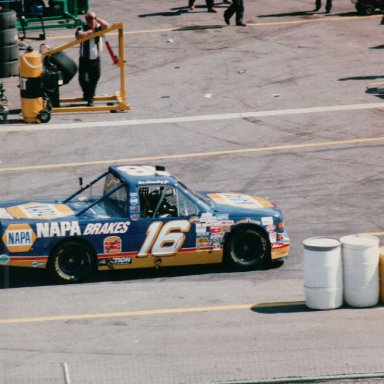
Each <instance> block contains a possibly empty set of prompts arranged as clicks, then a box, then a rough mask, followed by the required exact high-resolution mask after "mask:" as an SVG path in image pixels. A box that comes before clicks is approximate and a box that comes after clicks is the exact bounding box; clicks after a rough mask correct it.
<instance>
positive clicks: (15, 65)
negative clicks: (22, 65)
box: [0, 61, 19, 79]
mask: <svg viewBox="0 0 384 384" xmlns="http://www.w3.org/2000/svg"><path fill="white" fill-rule="evenodd" d="M18 75H19V62H18V61H11V62H8V63H0V79H6V78H8V77H12V76H18Z"/></svg>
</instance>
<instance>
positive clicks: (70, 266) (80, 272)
mask: <svg viewBox="0 0 384 384" xmlns="http://www.w3.org/2000/svg"><path fill="white" fill-rule="evenodd" d="M49 268H50V271H51V273H52V274H53V276H54V277H55V279H56V280H58V281H59V282H62V283H78V282H80V281H84V280H86V279H87V278H88V277H89V276H90V275H91V274H92V272H93V271H94V257H93V254H92V252H91V250H90V249H89V247H87V246H86V245H85V244H83V243H81V242H79V241H75V240H70V241H66V242H64V243H61V244H59V245H58V246H57V247H56V248H55V249H54V250H53V252H52V254H51V255H50V259H49Z"/></svg>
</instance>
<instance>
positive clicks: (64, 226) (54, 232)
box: [36, 221, 130, 238]
mask: <svg viewBox="0 0 384 384" xmlns="http://www.w3.org/2000/svg"><path fill="white" fill-rule="evenodd" d="M129 225H130V222H129V221H123V222H115V223H88V224H87V225H86V227H85V228H84V231H83V232H82V231H81V228H80V224H79V222H78V221H56V222H52V223H37V224H36V233H37V237H39V238H40V237H67V236H94V235H114V234H122V233H126V232H127V231H128V228H129Z"/></svg>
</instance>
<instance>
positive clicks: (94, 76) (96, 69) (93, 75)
mask: <svg viewBox="0 0 384 384" xmlns="http://www.w3.org/2000/svg"><path fill="white" fill-rule="evenodd" d="M100 75H101V62H100V59H96V60H92V61H91V65H90V71H89V92H88V99H87V101H88V104H93V99H94V97H95V93H96V87H97V83H98V82H99V79H100Z"/></svg>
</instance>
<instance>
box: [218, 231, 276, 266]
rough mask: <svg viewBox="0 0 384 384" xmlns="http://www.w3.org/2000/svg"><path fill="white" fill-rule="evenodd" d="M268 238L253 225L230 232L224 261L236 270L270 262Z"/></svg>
mask: <svg viewBox="0 0 384 384" xmlns="http://www.w3.org/2000/svg"><path fill="white" fill-rule="evenodd" d="M268 243H269V242H268V240H267V239H266V237H265V236H264V235H263V234H262V233H261V232H260V231H259V230H257V229H255V228H254V227H244V228H239V229H237V230H234V232H232V233H231V235H230V237H229V239H228V242H227V245H226V249H225V251H226V261H227V262H228V263H229V264H230V265H231V266H233V267H235V268H236V269H238V270H244V271H246V270H251V269H255V268H260V267H263V266H266V265H268V264H269V263H270V257H269V252H268Z"/></svg>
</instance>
